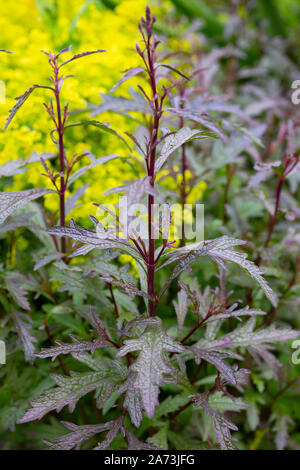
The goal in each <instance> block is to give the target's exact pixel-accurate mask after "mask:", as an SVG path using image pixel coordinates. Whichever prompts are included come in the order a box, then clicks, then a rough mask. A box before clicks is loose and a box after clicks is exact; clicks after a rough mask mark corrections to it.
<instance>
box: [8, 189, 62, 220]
mask: <svg viewBox="0 0 300 470" xmlns="http://www.w3.org/2000/svg"><path fill="white" fill-rule="evenodd" d="M53 192H54V191H53V190H52V189H45V188H41V189H40V188H34V189H27V190H25V191H16V192H4V193H1V192H0V224H2V223H3V222H4V221H5V220H6V219H7V217H8V216H9V215H11V214H12V213H13V212H14V211H15V210H17V209H20V208H21V207H24V206H25V205H26V204H28V202H30V201H32V200H33V199H37V198H38V197H41V196H44V195H45V194H49V193H53Z"/></svg>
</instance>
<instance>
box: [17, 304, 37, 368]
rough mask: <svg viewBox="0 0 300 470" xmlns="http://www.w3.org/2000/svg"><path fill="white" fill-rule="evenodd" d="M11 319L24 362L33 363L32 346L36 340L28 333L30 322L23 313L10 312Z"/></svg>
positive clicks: (27, 316)
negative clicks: (19, 342)
mask: <svg viewBox="0 0 300 470" xmlns="http://www.w3.org/2000/svg"><path fill="white" fill-rule="evenodd" d="M12 318H13V322H14V327H15V329H16V332H17V334H18V336H19V338H20V341H21V344H22V347H23V351H24V354H25V359H26V361H29V362H30V363H33V361H34V344H33V343H36V342H37V339H36V338H35V337H34V336H33V335H32V334H31V333H30V332H29V329H30V328H31V324H32V320H31V318H30V317H29V315H26V314H25V313H22V312H18V311H16V310H12Z"/></svg>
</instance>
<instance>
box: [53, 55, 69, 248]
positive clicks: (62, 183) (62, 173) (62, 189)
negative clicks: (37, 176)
mask: <svg viewBox="0 0 300 470" xmlns="http://www.w3.org/2000/svg"><path fill="white" fill-rule="evenodd" d="M58 72H59V69H58V65H57V63H56V64H55V67H54V73H55V99H56V108H57V132H58V148H59V171H60V190H59V200H60V225H61V227H64V226H65V218H66V215H65V214H66V210H65V193H66V184H65V152H64V139H63V135H64V125H63V122H62V117H61V104H60V97H59V77H58ZM61 252H62V253H63V254H65V253H66V239H65V237H62V238H61Z"/></svg>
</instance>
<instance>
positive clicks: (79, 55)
mask: <svg viewBox="0 0 300 470" xmlns="http://www.w3.org/2000/svg"><path fill="white" fill-rule="evenodd" d="M66 52H67V51H66ZM99 52H107V51H106V50H105V49H97V50H95V51H86V52H81V53H79V54H75V55H73V57H71V59H68V60H65V61H64V62H62V63H61V64H60V66H59V68H60V67H62V66H63V65H66V64H68V63H69V62H72V61H73V60H76V59H81V57H85V56H87V55H91V54H98V53H99Z"/></svg>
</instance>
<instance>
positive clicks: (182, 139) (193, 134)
mask: <svg viewBox="0 0 300 470" xmlns="http://www.w3.org/2000/svg"><path fill="white" fill-rule="evenodd" d="M205 138H207V136H206V135H205V134H204V133H203V132H201V131H199V129H193V130H192V129H189V128H188V127H183V128H182V129H180V130H179V131H178V132H176V134H171V135H169V136H167V137H166V138H165V140H164V145H163V148H162V150H161V154H160V156H159V157H158V158H157V160H156V162H155V173H158V172H159V170H160V169H161V167H162V166H163V165H164V163H165V162H166V160H167V158H168V157H169V156H170V155H171V153H173V152H174V151H175V150H176V149H178V148H179V147H181V146H182V145H183V144H185V143H187V142H190V141H191V140H195V139H205Z"/></svg>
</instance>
